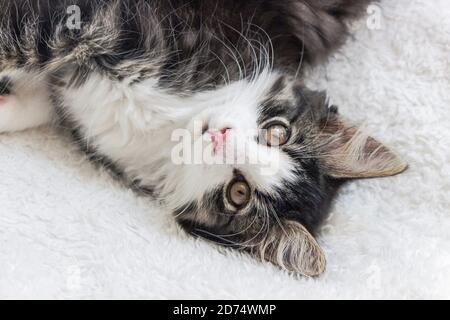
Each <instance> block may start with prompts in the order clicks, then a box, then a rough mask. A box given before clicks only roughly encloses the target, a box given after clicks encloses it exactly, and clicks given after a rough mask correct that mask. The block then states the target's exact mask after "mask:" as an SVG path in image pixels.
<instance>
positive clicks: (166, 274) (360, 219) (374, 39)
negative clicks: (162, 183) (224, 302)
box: [0, 0, 450, 299]
mask: <svg viewBox="0 0 450 320" xmlns="http://www.w3.org/2000/svg"><path fill="white" fill-rule="evenodd" d="M380 8H381V11H380V12H381V16H380V17H381V20H380V22H381V24H380V25H377V24H378V23H377V21H375V23H372V22H373V21H371V22H370V23H369V24H368V25H367V23H366V21H364V20H363V21H361V22H359V23H357V24H356V25H355V27H354V32H355V37H354V39H352V40H350V41H349V43H348V44H347V45H346V47H345V48H344V49H342V50H341V52H339V53H338V54H337V55H336V56H335V57H333V59H331V61H330V63H329V64H328V65H327V66H324V67H321V68H319V69H317V70H316V71H315V72H314V74H312V75H311V83H312V84H313V85H314V86H316V87H319V88H326V89H327V90H328V91H329V94H330V96H331V97H332V100H333V102H335V103H336V104H338V105H339V106H340V109H341V112H342V113H343V114H345V115H347V116H348V117H349V118H351V119H352V120H354V121H357V122H360V123H364V124H365V127H366V128H367V130H369V131H370V132H371V133H372V134H373V135H375V136H376V137H378V138H380V139H382V140H383V141H385V142H388V143H389V144H390V145H391V146H392V147H393V148H395V149H396V150H397V151H398V152H399V153H400V154H401V155H403V156H404V158H405V159H406V160H408V161H409V163H410V166H411V167H410V169H409V171H408V172H407V173H405V174H403V175H400V176H397V177H393V178H387V179H376V180H368V181H359V182H354V183H351V184H349V185H348V186H347V187H345V188H344V190H342V192H341V194H340V196H339V198H338V200H337V202H336V205H335V207H334V209H333V212H332V215H331V217H330V219H329V220H328V221H327V223H326V225H325V226H324V228H323V230H322V232H321V236H320V242H321V244H322V245H323V247H324V248H325V251H326V253H327V256H328V270H327V272H326V273H325V274H324V275H323V276H322V277H320V278H317V279H305V278H296V277H293V276H290V275H288V274H287V273H283V272H281V271H280V270H278V269H277V268H275V267H273V266H271V265H269V264H261V263H259V262H256V261H254V260H252V259H251V258H249V257H247V256H245V255H240V254H238V253H234V252H229V251H227V250H218V249H216V248H215V247H213V246H211V245H209V244H207V243H205V242H203V241H198V240H194V239H191V238H190V237H187V236H185V235H184V234H183V233H182V232H180V231H179V230H178V228H177V226H176V225H175V223H174V221H173V219H172V218H171V216H170V215H169V214H167V213H165V212H162V211H161V210H160V209H158V208H157V206H156V205H155V204H152V202H151V201H149V200H148V199H144V198H139V197H137V196H136V195H134V194H133V193H132V192H131V191H128V190H126V189H124V188H122V187H121V186H120V185H119V184H118V183H116V182H114V181H113V180H112V179H111V178H110V177H109V176H108V175H107V174H105V173H104V172H101V171H99V170H96V169H94V168H93V167H92V166H91V165H90V164H89V163H88V162H87V161H85V160H84V159H83V157H82V156H81V155H80V154H79V153H78V152H77V151H76V150H75V149H74V148H73V147H71V146H70V144H69V142H68V141H67V140H65V139H64V138H61V137H58V136H57V135H56V133H55V132H53V131H52V130H51V129H48V128H47V129H45V128H44V129H39V130H35V131H30V132H24V133H19V134H11V135H3V136H0V298H199V299H203V298H207V299H208V298H226V299H228V298H230V299H234V298H262V299H266V298H267V299H268V298H294V299H311V298H450V3H449V1H448V0H433V1H430V0H395V1H394V0H384V1H382V2H381V5H380ZM371 13H372V14H375V15H378V13H379V12H378V10H377V9H376V8H375V10H373V11H371ZM372 18H373V16H372ZM375 18H377V17H375ZM368 26H369V27H368Z"/></svg>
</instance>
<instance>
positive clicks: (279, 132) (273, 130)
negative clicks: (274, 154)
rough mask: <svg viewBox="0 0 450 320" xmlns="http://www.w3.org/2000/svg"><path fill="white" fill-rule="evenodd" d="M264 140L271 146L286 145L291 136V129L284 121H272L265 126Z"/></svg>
mask: <svg viewBox="0 0 450 320" xmlns="http://www.w3.org/2000/svg"><path fill="white" fill-rule="evenodd" d="M263 136H264V142H265V143H266V144H267V145H268V146H270V147H279V146H282V145H285V144H286V143H287V142H288V141H289V138H290V136H291V131H290V129H289V128H288V127H287V126H286V125H285V124H284V123H282V122H272V123H270V124H268V125H267V126H266V127H265V128H264V135H263Z"/></svg>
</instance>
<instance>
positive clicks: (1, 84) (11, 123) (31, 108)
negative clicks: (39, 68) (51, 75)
mask: <svg viewBox="0 0 450 320" xmlns="http://www.w3.org/2000/svg"><path fill="white" fill-rule="evenodd" d="M46 80H47V79H46V77H45V76H43V75H39V74H35V73H30V72H25V71H21V70H14V71H4V72H0V133H5V132H15V131H22V130H26V129H29V128H34V127H38V126H41V125H44V124H47V123H49V122H50V121H51V118H52V104H51V101H50V94H49V89H48V85H47V81H46Z"/></svg>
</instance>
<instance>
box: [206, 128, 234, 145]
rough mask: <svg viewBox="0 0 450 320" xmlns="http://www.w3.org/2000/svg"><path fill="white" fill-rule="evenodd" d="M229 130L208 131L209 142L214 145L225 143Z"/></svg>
mask: <svg viewBox="0 0 450 320" xmlns="http://www.w3.org/2000/svg"><path fill="white" fill-rule="evenodd" d="M230 130H231V128H222V129H220V130H210V131H209V134H210V135H211V141H212V142H214V143H217V142H225V141H226V139H227V135H228V133H229V131H230Z"/></svg>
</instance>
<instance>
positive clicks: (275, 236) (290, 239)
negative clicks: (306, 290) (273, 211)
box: [251, 221, 326, 277]
mask: <svg viewBox="0 0 450 320" xmlns="http://www.w3.org/2000/svg"><path fill="white" fill-rule="evenodd" d="M251 252H252V253H253V254H254V255H256V256H257V257H258V258H260V259H261V260H263V261H269V262H272V263H273V264H275V265H277V266H279V267H281V268H283V269H285V270H287V271H290V272H295V273H298V274H301V275H304V276H308V277H315V276H318V275H320V274H322V273H323V272H324V271H325V266H326V260H325V255H324V253H323V251H322V249H321V248H320V246H319V244H318V243H317V241H316V240H315V239H314V237H313V236H312V235H311V234H310V233H309V232H308V230H306V228H305V227H304V226H302V225H301V224H300V223H298V222H294V221H287V222H286V221H285V222H280V223H279V224H276V225H274V226H273V227H272V228H271V230H270V231H269V233H268V234H267V236H266V237H265V238H264V239H263V240H262V241H259V242H258V245H256V246H255V247H252V249H251Z"/></svg>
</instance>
